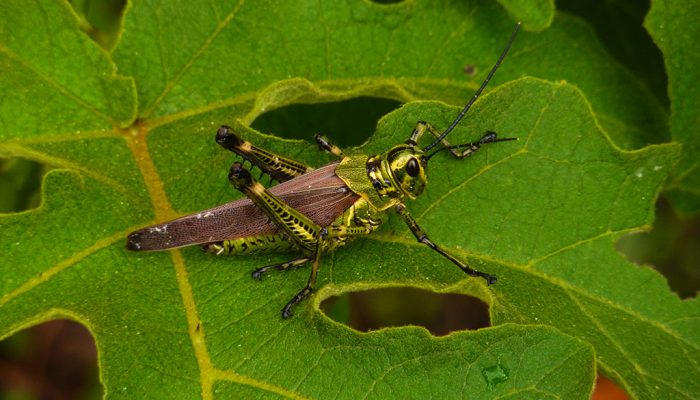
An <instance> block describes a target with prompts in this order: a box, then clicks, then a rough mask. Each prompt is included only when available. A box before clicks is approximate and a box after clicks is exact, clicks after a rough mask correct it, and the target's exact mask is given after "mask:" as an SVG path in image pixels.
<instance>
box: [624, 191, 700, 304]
mask: <svg viewBox="0 0 700 400" xmlns="http://www.w3.org/2000/svg"><path fill="white" fill-rule="evenodd" d="M698 243H700V216H695V217H689V218H681V217H680V216H678V215H677V214H676V213H675V212H674V210H673V208H672V207H671V205H670V203H669V202H668V200H667V199H666V198H664V197H660V198H659V201H658V202H657V203H656V220H655V221H654V225H653V226H652V229H651V231H649V232H641V233H635V234H631V235H627V236H625V237H623V238H621V239H620V240H619V241H618V242H617V249H618V250H619V251H620V252H622V253H623V254H625V255H626V256H627V258H629V259H630V260H631V261H632V262H634V263H636V264H646V265H653V266H654V268H656V270H657V271H659V273H661V274H662V275H664V276H665V277H666V279H667V280H668V285H669V287H670V288H671V290H673V291H674V292H676V293H678V295H679V296H680V297H681V298H689V297H695V296H697V293H698V290H700V247H699V246H698Z"/></svg>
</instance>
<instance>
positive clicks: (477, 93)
mask: <svg viewBox="0 0 700 400" xmlns="http://www.w3.org/2000/svg"><path fill="white" fill-rule="evenodd" d="M519 29H520V22H518V23H517V24H515V29H513V33H512V34H511V35H510V40H508V44H507V45H506V48H505V49H503V52H502V53H501V56H500V57H498V61H496V64H494V66H493V68H491V72H489V74H488V76H486V79H484V82H483V83H482V84H481V86H480V87H479V89H478V90H477V91H476V93H474V96H472V98H471V99H470V100H469V102H468V103H467V105H466V106H464V108H463V109H462V111H460V113H459V115H458V116H457V118H455V120H454V121H452V124H450V126H449V127H447V129H445V131H444V132H442V133H441V134H440V136H439V137H438V138H437V139H435V141H433V142H432V143H430V144H429V145H427V146H425V148H423V151H428V150H430V149H432V148H433V147H435V145H437V144H438V143H440V141H442V139H444V138H445V136H447V135H449V134H450V132H452V130H453V129H454V128H455V127H456V126H457V124H459V121H461V120H462V118H463V117H464V115H465V114H466V113H467V111H469V109H470V108H471V106H472V104H474V102H475V101H476V99H477V98H478V97H479V96H480V95H481V92H483V91H484V88H485V87H486V85H488V83H489V81H490V80H491V78H493V75H494V74H495V73H496V70H497V69H498V67H500V66H501V62H503V59H504V58H506V54H508V50H510V46H511V45H512V44H513V41H514V40H515V35H517V34H518V30H519Z"/></svg>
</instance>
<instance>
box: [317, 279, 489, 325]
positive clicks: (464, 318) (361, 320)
mask: <svg viewBox="0 0 700 400" xmlns="http://www.w3.org/2000/svg"><path fill="white" fill-rule="evenodd" d="M321 309H322V310H323V311H324V312H325V313H326V315H328V316H329V317H330V318H332V319H334V320H335V321H338V322H340V323H343V324H345V325H348V326H349V327H351V328H353V329H356V330H358V331H361V332H368V331H373V330H377V329H381V328H386V327H397V326H406V325H418V326H422V327H425V328H426V329H428V330H429V331H430V333H432V334H433V335H435V336H443V335H447V334H448V333H450V332H453V331H459V330H475V329H479V328H485V327H487V326H490V320H489V310H488V305H487V304H486V303H484V302H483V301H482V300H480V299H478V298H476V297H472V296H467V295H462V294H455V293H435V292H432V291H428V290H423V289H417V288H412V287H402V288H385V289H375V290H367V291H362V292H351V293H345V294H343V295H340V296H335V297H330V298H328V299H326V300H324V301H323V303H321Z"/></svg>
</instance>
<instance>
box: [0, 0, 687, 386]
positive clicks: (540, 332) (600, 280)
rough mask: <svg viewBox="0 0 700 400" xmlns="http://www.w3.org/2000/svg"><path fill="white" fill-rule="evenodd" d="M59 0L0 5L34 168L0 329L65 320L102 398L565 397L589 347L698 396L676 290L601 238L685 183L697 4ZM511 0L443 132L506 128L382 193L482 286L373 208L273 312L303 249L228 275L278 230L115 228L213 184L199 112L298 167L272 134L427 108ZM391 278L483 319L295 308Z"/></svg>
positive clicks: (0, 106)
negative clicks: (265, 272)
mask: <svg viewBox="0 0 700 400" xmlns="http://www.w3.org/2000/svg"><path fill="white" fill-rule="evenodd" d="M86 4H88V3H87V2H78V3H76V4H74V6H75V9H73V8H71V6H70V5H69V4H67V3H64V2H61V1H47V0H34V1H30V2H26V1H25V2H19V1H15V0H10V1H5V2H3V4H2V5H0V69H1V70H2V74H0V88H1V89H2V93H4V95H3V97H2V98H1V100H0V124H1V125H2V127H3V129H2V130H0V156H2V157H5V158H12V159H28V160H33V161H36V162H39V163H41V164H43V165H46V166H47V167H48V168H51V171H50V172H48V173H47V174H46V175H45V177H44V180H43V182H42V188H41V195H40V197H41V203H40V204H39V205H38V206H36V207H35V208H31V209H30V210H28V211H24V212H19V213H9V214H4V215H1V216H0V248H2V253H3V254H4V257H3V261H2V262H1V263H0V276H2V279H0V295H1V296H2V297H0V309H2V312H0V335H1V336H2V337H5V336H8V335H10V334H12V333H14V332H17V331H18V330H20V329H23V328H25V327H28V326H32V325H35V324H37V323H39V322H42V321H46V320H51V319H55V318H59V317H62V318H70V319H74V320H76V321H79V322H80V323H82V324H84V325H86V326H87V327H88V328H89V329H90V331H91V332H92V334H93V335H94V337H95V339H96V343H97V347H98V350H99V354H100V377H101V380H102V383H103V385H104V392H105V394H106V395H107V396H109V397H118V396H121V397H130V398H131V397H136V398H153V397H164V398H172V397H173V396H176V397H179V398H196V397H200V396H201V397H205V398H213V397H221V398H228V397H241V396H246V397H253V396H255V397H263V398H267V397H291V398H328V397H343V398H363V397H373V398H386V397H402V398H403V397H412V398H426V397H434V398H455V397H471V398H484V397H496V396H504V397H505V396H512V397H516V396H517V397H518V398H529V397H532V398H549V397H552V398H555V397H558V398H587V397H588V396H589V394H590V392H591V390H592V386H593V379H594V377H595V372H596V369H597V368H599V369H600V371H602V372H603V373H604V374H606V375H607V376H609V377H611V378H612V379H614V380H615V381H616V382H617V383H618V384H620V385H621V386H622V387H623V388H624V389H625V390H626V391H627V393H628V394H629V395H630V396H631V397H633V398H688V399H689V398H697V397H698V395H699V393H700V383H698V382H700V379H698V378H699V376H698V375H700V334H699V333H698V332H700V330H699V329H698V328H700V326H698V316H699V315H700V307H699V306H698V302H697V300H696V299H692V300H680V299H679V297H678V296H677V295H676V294H674V293H673V292H671V291H670V289H669V287H668V285H667V283H666V282H665V280H664V278H663V277H662V276H661V275H659V274H658V273H657V272H655V271H653V270H651V269H649V268H647V267H645V266H638V265H635V264H633V263H631V262H629V261H628V260H627V259H626V258H625V257H624V256H622V255H621V254H619V253H618V252H617V251H616V250H615V245H616V243H617V241H618V240H619V239H620V238H621V237H623V236H624V235H627V234H629V233H631V232H635V231H638V230H639V229H644V228H649V226H650V224H651V223H652V221H653V218H654V203H655V200H656V199H657V197H658V195H659V193H660V192H661V191H662V190H663V189H664V187H665V188H666V190H667V193H668V196H669V198H670V201H671V202H672V204H673V206H674V207H675V209H676V210H678V211H679V212H681V213H684V214H692V213H695V212H696V211H697V210H698V208H699V207H698V204H699V201H698V193H700V192H699V191H698V182H697V176H698V174H696V173H694V171H695V169H696V167H697V160H698V157H697V149H698V145H697V141H698V137H699V136H698V134H697V126H698V124H697V122H698V116H697V113H696V112H695V110H697V109H698V107H697V106H696V105H697V102H698V99H699V98H700V96H698V93H697V90H698V89H697V86H696V85H693V84H692V82H694V79H693V78H694V77H695V75H696V72H695V69H694V68H693V67H692V66H695V65H697V62H696V61H697V60H695V58H696V57H698V54H700V52H698V51H694V50H697V46H698V45H697V44H696V42H697V40H693V38H695V37H697V36H698V32H697V30H698V29H699V28H697V27H696V26H695V25H693V24H692V23H691V22H690V19H691V16H692V15H697V11H698V9H697V8H698V3H697V2H683V3H672V2H670V1H655V2H653V3H652V5H651V11H650V12H649V15H648V16H647V17H646V19H645V23H644V29H645V30H643V29H642V28H641V27H640V20H641V14H635V13H634V10H637V8H633V7H626V6H625V2H624V1H621V2H618V3H606V4H617V5H618V6H617V7H616V6H609V7H608V8H605V9H602V10H601V11H600V12H599V13H597V18H593V17H590V16H589V17H590V18H586V11H587V10H586V9H583V10H581V9H577V8H580V7H579V5H578V3H576V2H573V1H566V2H561V3H560V4H558V6H559V7H560V8H561V9H562V10H564V11H562V10H555V9H554V7H553V5H552V4H551V2H546V1H533V2H530V3H528V4H527V5H523V3H521V2H511V1H507V0H502V1H500V2H498V3H492V2H488V1H472V2H461V1H427V0H425V1H419V0H415V1H405V2H399V3H396V4H387V5H382V4H375V3H371V2H369V1H357V0H347V1H327V2H307V1H301V2H294V3H293V4H292V3H289V4H287V3H284V4H280V3H279V2H270V3H269V4H268V3H266V2H263V1H259V2H255V3H243V2H228V1H217V2H209V3H207V4H203V3H198V4H195V5H192V4H191V3H189V2H183V3H182V4H178V2H169V3H167V4H164V3H160V2H150V1H142V2H135V3H134V4H130V5H129V6H128V7H127V10H126V11H125V13H124V16H123V18H122V22H121V27H120V26H119V25H114V24H112V25H109V24H107V25H105V26H102V27H97V26H96V25H95V24H94V23H93V22H91V21H94V18H92V17H91V16H90V15H91V14H90V12H87V11H86V10H88V9H89V7H87V6H86ZM85 7H87V8H85ZM629 9H632V10H633V11H632V12H630V13H629V14H630V15H631V16H630V15H623V18H616V17H615V16H616V14H615V13H616V12H619V11H620V10H629ZM76 10H77V11H78V12H77V14H76ZM589 10H590V9H589ZM93 12H94V11H93ZM694 12H695V13H694ZM574 13H576V14H578V15H583V17H584V18H581V17H579V16H575V15H574ZM591 14H595V13H593V12H591ZM606 18H609V21H607V22H606ZM635 18H636V19H635ZM517 20H521V21H523V27H524V32H521V34H520V35H519V37H518V38H517V40H516V43H515V45H514V48H513V50H512V52H511V54H510V55H509V56H508V58H507V60H506V62H505V63H504V65H503V67H502V68H501V69H500V70H499V72H498V74H497V75H496V77H495V79H494V81H493V82H492V84H491V86H490V88H489V91H488V93H487V94H486V95H485V96H484V97H483V98H482V99H481V100H480V101H479V102H477V104H476V105H475V107H474V108H473V109H472V110H471V111H470V114H469V115H468V117H467V119H466V120H465V121H464V122H463V123H462V124H461V126H460V127H459V129H458V130H456V131H455V132H454V133H453V135H452V138H451V140H453V141H455V142H458V141H469V140H473V139H474V138H475V137H478V136H479V135H480V134H481V133H482V132H483V131H485V130H495V131H497V132H499V133H502V134H505V135H512V136H518V137H519V139H520V140H519V141H518V142H508V143H503V144H499V145H497V146H491V147H490V148H488V149H484V150H483V151H482V152H480V153H479V154H478V155H476V156H475V157H473V158H471V159H467V160H461V161H459V160H454V159H450V158H449V157H447V155H445V156H444V157H435V159H434V160H431V165H430V173H431V175H430V182H429V187H428V189H427V192H426V193H425V194H424V195H423V196H422V197H421V198H420V199H418V200H417V201H415V202H413V203H411V204H410V205H409V208H410V210H411V212H412V214H413V215H414V216H415V217H416V218H417V220H418V222H419V223H420V224H421V225H422V226H423V227H424V228H425V229H426V230H427V231H428V233H429V234H430V235H431V237H432V238H433V239H434V241H436V242H437V243H440V244H442V245H444V246H445V247H446V248H447V249H448V250H449V251H451V252H452V253H454V254H456V255H457V256H459V257H460V258H463V259H466V260H468V261H469V262H470V263H471V264H472V265H474V266H475V267H477V268H479V269H483V270H488V271H491V272H494V273H495V274H497V275H498V276H499V282H498V284H497V285H495V286H493V287H488V288H487V287H485V286H484V285H483V283H482V282H480V281H477V280H475V279H470V278H468V277H465V276H464V275H463V274H462V273H461V272H460V271H459V270H457V269H456V268H454V267H453V266H451V265H449V263H447V262H446V261H445V260H444V259H442V258H440V257H439V256H437V255H435V254H434V253H433V252H431V251H430V250H429V249H426V248H424V247H422V246H421V245H419V244H417V243H415V241H414V240H413V237H412V236H411V235H410V233H409V232H408V230H407V229H406V228H405V226H403V223H402V222H401V221H400V220H398V219H397V218H391V219H390V220H389V221H388V223H387V224H386V225H387V226H385V227H383V229H382V230H380V231H379V232H377V234H375V235H372V237H370V238H367V239H365V240H360V241H356V242H354V243H352V244H351V245H349V246H348V247H347V248H345V249H342V250H340V251H338V252H337V253H335V254H332V255H328V256H326V257H325V258H324V261H323V267H322V271H321V276H320V279H319V288H320V290H319V291H318V293H317V294H316V295H315V296H314V297H313V298H312V299H311V301H309V302H306V303H304V304H303V305H302V306H300V307H298V308H297V310H296V314H297V315H295V317H294V318H292V319H291V320H288V321H281V320H280V318H279V309H280V308H281V307H282V306H283V305H284V304H285V303H286V301H287V300H288V299H289V297H290V296H291V295H293V294H294V293H295V292H296V291H297V290H298V289H299V288H300V287H301V286H303V284H304V282H305V281H306V278H307V276H306V272H305V271H304V270H301V271H297V272H292V273H288V274H272V275H270V276H269V278H266V279H265V280H264V281H263V282H255V281H253V280H252V279H251V278H250V275H249V273H250V271H251V270H253V269H254V268H256V267H259V266H261V265H265V264H269V263H274V262H280V261H285V259H286V258H289V257H290V256H289V255H270V256H261V257H245V258H233V259H232V258H216V257H210V256H207V255H205V254H201V252H199V251H198V250H197V249H196V248H188V249H183V250H177V251H172V252H167V253H154V254H133V253H127V251H126V250H125V249H124V238H125V237H126V235H127V234H128V233H129V232H130V231H132V230H134V229H138V228H140V227H143V226H145V225H148V224H151V223H154V222H156V221H163V220H167V219H169V218H173V217H175V216H178V215H181V214H186V213H188V212H194V211H198V210H201V209H204V208H207V207H211V206H214V205H218V204H221V203H224V202H227V201H230V199H232V198H237V197H239V196H240V194H238V193H236V192H235V190H233V189H232V188H231V187H230V186H229V185H228V183H227V181H226V173H227V169H228V167H229V166H230V164H231V163H232V161H233V158H232V156H231V155H230V154H229V153H226V152H225V151H222V150H221V149H220V148H218V146H216V145H215V144H214V142H213V133H214V132H215V130H216V127H217V126H218V125H220V124H223V123H226V124H229V125H232V126H235V127H236V128H237V129H238V130H239V131H240V132H241V133H242V135H244V136H246V138H248V139H250V140H251V141H254V142H256V143H257V144H260V145H261V146H263V147H265V148H269V149H270V150H273V151H276V152H279V153H283V154H285V155H287V156H290V157H292V158H295V159H298V160H300V161H303V162H306V163H309V164H310V165H314V166H320V165H322V164H323V163H325V162H328V161H329V160H330V158H329V157H328V156H326V155H323V154H319V153H318V152H317V151H316V150H315V149H314V148H313V146H311V145H310V144H309V142H308V141H300V140H298V139H306V138H310V137H311V135H313V134H314V133H317V132H319V131H323V133H326V134H328V135H329V136H331V137H332V138H333V139H334V140H335V141H336V142H337V143H339V144H342V145H343V146H345V147H349V150H348V152H356V153H374V152H381V151H385V150H386V149H388V148H389V147H391V146H392V145H394V144H396V143H400V142H403V141H404V140H405V139H406V138H407V136H408V134H409V133H410V131H411V129H412V128H413V126H414V125H415V122H416V121H417V120H427V121H430V122H431V123H432V124H434V125H435V126H437V127H438V128H442V127H445V126H447V124H449V122H450V121H451V120H452V119H453V118H454V115H455V114H456V113H457V112H458V110H459V106H461V105H462V104H463V103H464V102H465V99H467V98H468V97H469V96H470V95H471V93H473V91H474V89H475V88H476V87H477V86H478V84H479V83H480V82H481V80H482V79H483V78H484V76H485V73H486V72H487V71H488V69H489V68H490V66H491V65H492V63H493V62H494V61H495V59H496V57H497V55H498V54H499V52H500V50H501V48H502V47H503V45H504V44H505V41H506V39H507V37H508V33H509V32H510V31H511V29H512V27H513V25H514V22H515V21H517ZM618 20H620V21H621V23H620V24H619V25H618V24H616V23H614V22H617V21H618ZM635 21H636V22H635ZM120 28H121V29H120ZM110 31H112V32H116V33H117V34H116V35H109V34H108V33H109V32H110ZM86 32H87V33H89V34H90V35H91V36H92V38H90V37H88V35H86ZM105 32H107V34H105ZM646 35H651V38H652V39H653V40H654V43H656V45H657V46H658V48H659V49H660V50H661V54H662V56H663V62H664V64H663V65H659V63H655V62H653V61H652V62H649V63H646V62H643V61H642V60H645V58H644V57H646V56H649V57H650V59H651V60H654V59H656V60H658V59H659V58H654V57H655V56H658V54H655V52H658V50H657V49H656V48H655V47H654V46H653V45H649V38H648V36H646ZM611 37H617V38H627V37H631V38H633V39H631V40H628V39H625V40H622V39H619V42H615V41H614V40H608V39H606V38H611ZM601 38H603V41H601ZM640 38H641V39H640ZM645 40H646V41H645ZM96 41H97V43H101V45H102V47H101V46H100V45H98V44H97V43H96ZM620 43H623V44H620ZM628 43H633V45H631V46H632V47H633V49H634V50H633V51H627V50H626V48H627V44H628ZM645 43H646V44H645ZM664 67H665V70H666V73H667V76H668V88H669V89H668V92H666V88H665V86H666V82H665V80H664V79H662V76H663V68H664ZM667 93H668V94H667ZM403 103H406V105H404V106H403V107H400V108H398V109H396V110H395V111H393V112H390V111H392V110H393V109H395V108H397V105H398V104H403ZM385 114H386V115H385ZM383 115H385V116H383ZM380 116H383V117H382V118H381V120H380V121H379V123H378V124H377V126H376V132H375V133H374V134H372V135H371V136H369V135H370V134H371V131H372V130H374V123H373V120H376V118H379V117H380ZM669 127H670V128H669ZM283 134H288V135H289V136H286V137H284V138H282V137H280V135H283ZM671 139H673V140H675V141H676V142H678V143H680V144H681V145H682V146H681V145H679V144H668V143H667V142H669V141H670V140H671ZM352 146H358V147H352ZM12 163H18V161H12ZM3 165H5V166H8V165H9V167H6V168H15V165H16V164H9V163H5V164H3ZM24 168H25V167H20V169H24ZM31 168H34V170H32V172H29V173H27V174H29V175H27V174H19V175H17V174H14V175H13V176H19V177H20V178H15V180H14V181H13V182H14V183H12V185H13V186H14V187H19V188H23V187H26V184H25V183H24V182H26V181H31V174H35V175H36V174H37V170H36V167H32V166H29V167H26V169H31ZM39 171H40V169H39ZM39 173H40V172H39ZM27 176H29V177H30V178H26V177H27ZM7 187H10V186H7ZM18 190H25V189H18ZM29 192H30V193H31V190H29ZM3 193H5V189H3ZM26 197H28V196H5V195H3V196H2V198H3V202H5V201H7V202H10V201H15V200H9V199H15V198H26ZM29 197H31V195H29ZM6 199H8V200H6ZM15 203H16V201H15ZM29 204H30V205H31V204H32V203H31V201H30V202H29ZM8 207H14V208H18V207H22V204H13V205H8ZM695 273H697V271H695ZM396 286H411V287H418V288H423V289H426V290H430V291H435V292H441V293H462V294H470V295H472V296H475V297H478V298H479V299H481V300H483V301H484V302H485V303H486V304H487V305H488V306H489V312H490V317H491V324H492V325H493V327H491V328H488V329H481V330H478V331H471V332H469V331H462V332H455V333H453V334H451V335H448V336H445V337H434V336H431V335H430V334H428V333H427V332H426V331H425V330H424V329H422V328H417V327H402V328H395V329H385V330H380V331H376V332H371V333H359V332H357V331H354V330H351V329H349V328H347V327H346V326H344V325H341V324H339V323H337V322H335V321H333V320H331V319H329V318H328V317H326V316H325V315H324V314H323V313H322V312H321V311H320V309H319V304H320V303H321V301H322V300H324V299H326V298H329V297H332V296H336V295H339V294H343V293H348V292H355V291H361V290H366V289H370V288H380V287H396ZM689 293H690V295H693V293H692V289H690V292H689ZM407 301H408V300H407ZM417 382H419V384H418V383H417Z"/></svg>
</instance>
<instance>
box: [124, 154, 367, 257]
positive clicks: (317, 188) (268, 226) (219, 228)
mask: <svg viewBox="0 0 700 400" xmlns="http://www.w3.org/2000/svg"><path fill="white" fill-rule="evenodd" d="M337 165H338V163H337V162H335V163H332V164H328V165H326V166H324V167H322V168H319V169H317V170H314V171H311V172H309V173H307V174H304V175H302V176H299V177H297V178H294V179H291V180H289V181H286V182H283V183H280V184H279V185H276V186H274V187H272V188H270V189H269V191H270V192H271V193H272V194H274V195H275V196H277V197H279V198H280V199H281V200H282V201H284V202H285V203H287V204H288V205H289V206H290V207H293V208H294V209H296V210H298V211H300V212H301V213H303V214H304V215H306V216H307V217H309V218H311V219H312V220H313V221H314V222H316V223H317V224H318V225H320V226H328V225H330V224H331V223H332V222H333V221H334V220H335V219H336V218H337V217H338V216H340V215H341V214H342V213H343V212H345V211H346V210H347V209H348V208H350V206H351V205H352V204H353V203H354V202H355V201H356V200H357V199H358V198H359V196H358V195H357V194H355V193H354V192H352V191H351V190H350V188H348V187H347V186H346V185H345V183H344V182H343V181H342V180H341V179H340V178H338V176H337V175H336V174H335V169H336V167H337ZM277 231H278V228H277V226H276V225H275V224H274V223H273V222H272V221H270V219H269V218H268V217H267V215H265V213H264V212H262V211H261V210H260V209H259V208H258V207H257V206H255V204H253V202H252V201H251V200H249V199H240V200H236V201H233V202H231V203H227V204H223V205H221V206H218V207H214V208H210V209H208V210H204V211H200V212H198V213H195V214H190V215H187V216H184V217H181V218H178V219H175V220H172V221H169V222H165V223H162V224H158V225H153V226H149V227H147V228H143V229H140V230H138V231H135V232H133V233H131V234H130V235H129V238H128V241H127V244H126V247H127V248H128V249H129V250H134V251H152V250H165V249H172V248H176V247H182V246H189V245H195V244H203V243H210V242H217V241H221V240H229V239H238V238H242V237H249V236H259V235H270V234H274V233H276V232H277Z"/></svg>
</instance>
